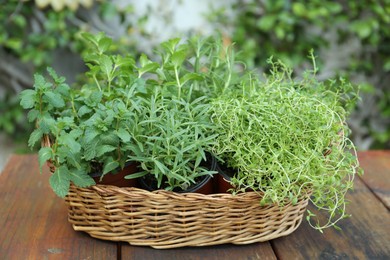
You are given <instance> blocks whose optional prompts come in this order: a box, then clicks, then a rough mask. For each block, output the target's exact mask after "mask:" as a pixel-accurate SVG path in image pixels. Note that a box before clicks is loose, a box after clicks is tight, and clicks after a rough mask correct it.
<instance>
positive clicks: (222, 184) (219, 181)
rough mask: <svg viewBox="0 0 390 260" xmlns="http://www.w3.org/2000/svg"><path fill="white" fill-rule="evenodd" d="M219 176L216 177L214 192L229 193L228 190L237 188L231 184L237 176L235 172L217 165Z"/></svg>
mask: <svg viewBox="0 0 390 260" xmlns="http://www.w3.org/2000/svg"><path fill="white" fill-rule="evenodd" d="M216 170H217V171H218V174H216V175H215V176H214V190H215V193H228V190H230V189H234V188H235V187H234V186H233V185H232V184H231V182H230V181H231V178H232V177H233V175H234V174H235V172H234V170H233V169H231V168H228V167H224V166H222V165H221V166H220V165H219V164H218V163H217V164H216Z"/></svg>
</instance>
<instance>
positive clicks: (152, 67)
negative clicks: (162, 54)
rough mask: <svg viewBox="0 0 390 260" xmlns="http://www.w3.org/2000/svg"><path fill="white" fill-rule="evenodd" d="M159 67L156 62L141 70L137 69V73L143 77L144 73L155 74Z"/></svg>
mask: <svg viewBox="0 0 390 260" xmlns="http://www.w3.org/2000/svg"><path fill="white" fill-rule="evenodd" d="M159 67H160V65H159V64H158V63H156V62H152V63H148V64H146V65H145V66H143V67H142V68H140V69H138V73H139V74H140V75H143V74H145V73H146V72H155V71H156V70H157V69H158V68H159Z"/></svg>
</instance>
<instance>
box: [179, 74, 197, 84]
mask: <svg viewBox="0 0 390 260" xmlns="http://www.w3.org/2000/svg"><path fill="white" fill-rule="evenodd" d="M189 80H196V81H198V80H203V77H202V76H201V75H200V74H198V73H186V74H185V75H184V76H183V77H182V78H181V79H180V82H181V84H183V85H184V84H185V83H186V82H187V81H189Z"/></svg>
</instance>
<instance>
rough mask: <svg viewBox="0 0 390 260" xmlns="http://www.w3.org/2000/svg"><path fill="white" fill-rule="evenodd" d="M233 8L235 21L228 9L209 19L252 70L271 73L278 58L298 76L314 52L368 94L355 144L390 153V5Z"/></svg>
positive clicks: (282, 2)
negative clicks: (269, 62)
mask: <svg viewBox="0 0 390 260" xmlns="http://www.w3.org/2000/svg"><path fill="white" fill-rule="evenodd" d="M223 8H226V5H225V6H224V7H223ZM229 8H231V9H232V10H233V11H234V17H233V18H231V17H228V16H226V13H229V12H226V10H223V9H222V10H218V11H214V12H212V13H211V14H210V17H213V20H212V22H213V24H215V25H216V26H215V29H216V30H217V31H223V32H225V31H229V32H231V33H229V34H227V37H230V38H231V41H233V42H235V43H236V47H237V48H238V49H239V50H240V52H239V53H238V56H239V57H240V59H242V60H243V61H245V63H246V64H247V65H248V66H249V68H261V69H263V70H264V71H268V70H269V68H270V66H269V64H268V63H267V59H268V58H269V57H270V56H274V57H277V58H278V59H280V60H282V61H283V62H284V63H285V64H287V65H288V66H289V67H293V68H294V73H299V71H302V70H304V68H307V66H308V63H307V59H306V54H307V52H308V51H309V50H310V49H314V50H315V51H316V53H319V54H320V55H319V57H318V58H317V62H318V63H320V64H327V65H328V64H332V65H331V66H332V68H331V69H330V71H329V72H327V73H332V74H333V73H334V74H338V75H340V76H342V77H344V78H348V79H349V80H351V81H354V82H358V84H359V85H361V86H362V90H364V91H362V93H361V95H362V96H363V97H364V98H363V102H362V103H361V105H360V106H357V107H356V108H355V111H356V112H355V113H354V114H353V117H352V118H350V122H351V123H353V125H356V126H357V127H356V129H354V130H355V131H354V133H353V136H352V138H353V139H354V140H355V141H356V142H358V141H359V143H358V145H359V146H360V147H361V148H362V149H368V148H375V147H376V148H378V147H379V148H382V149H383V148H388V147H389V145H390V141H389V140H390V120H389V118H390V109H389V108H390V91H389V88H388V84H387V82H388V81H389V71H390V47H389V46H390V1H389V0H384V1H369V0H363V1H354V0H336V1H333V0H311V1H307V0H295V1H286V0H261V1H258V0H250V1H247V0H245V1H244V0H235V1H232V3H231V6H229ZM227 28H228V29H229V30H227ZM334 53H340V56H341V57H345V58H344V59H337V57H335V54H334ZM336 55H337V54H336ZM333 57H335V58H336V59H335V60H329V59H333ZM337 63H339V65H335V64H337ZM332 77H333V76H332ZM351 125H352V124H351Z"/></svg>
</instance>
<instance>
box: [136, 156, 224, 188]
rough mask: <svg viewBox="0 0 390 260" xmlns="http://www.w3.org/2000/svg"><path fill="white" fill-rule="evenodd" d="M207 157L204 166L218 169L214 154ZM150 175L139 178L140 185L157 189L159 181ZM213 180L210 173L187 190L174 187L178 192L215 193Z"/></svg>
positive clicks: (213, 169) (214, 169) (212, 169)
mask: <svg viewBox="0 0 390 260" xmlns="http://www.w3.org/2000/svg"><path fill="white" fill-rule="evenodd" d="M207 158H208V159H209V160H208V161H207V162H204V163H202V165H203V166H206V167H207V168H209V169H210V170H211V171H217V169H216V167H217V161H216V159H215V158H214V156H211V155H208V156H207ZM148 177H150V176H148V175H145V176H143V177H141V178H139V184H140V187H141V188H143V189H145V190H148V191H154V190H157V189H158V188H157V181H155V179H154V177H152V178H153V179H152V181H151V178H149V179H148ZM213 186H214V185H213V181H212V179H211V176H210V175H204V176H201V177H199V180H198V182H197V183H196V184H194V185H192V186H190V187H189V188H188V189H186V190H180V189H177V190H176V189H174V190H173V191H174V192H177V193H189V192H196V193H201V194H206V195H207V194H212V193H214V187H213Z"/></svg>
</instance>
